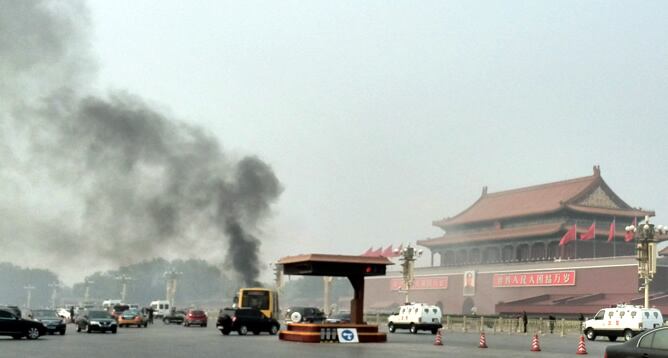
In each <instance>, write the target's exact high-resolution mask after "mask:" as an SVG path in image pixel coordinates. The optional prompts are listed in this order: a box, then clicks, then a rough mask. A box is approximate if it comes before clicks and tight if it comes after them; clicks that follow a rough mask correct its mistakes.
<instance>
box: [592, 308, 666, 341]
mask: <svg viewBox="0 0 668 358" xmlns="http://www.w3.org/2000/svg"><path fill="white" fill-rule="evenodd" d="M660 326H663V316H662V315H661V311H659V310H658V309H656V308H644V307H643V306H632V305H617V307H611V308H603V309H601V310H600V311H598V313H596V316H594V318H592V319H589V320H586V321H585V322H583V323H582V330H583V332H584V334H585V336H587V339H589V340H590V341H593V340H595V339H596V337H597V336H607V337H608V339H609V340H610V341H615V340H617V337H624V340H627V341H628V340H629V339H631V338H633V336H635V335H636V334H638V333H640V332H642V331H644V330H646V329H652V328H655V327H660Z"/></svg>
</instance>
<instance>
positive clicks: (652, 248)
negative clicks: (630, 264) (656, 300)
mask: <svg viewBox="0 0 668 358" xmlns="http://www.w3.org/2000/svg"><path fill="white" fill-rule="evenodd" d="M626 232H633V233H634V234H635V233H638V234H639V237H638V239H637V240H638V241H637V242H638V244H637V245H636V254H637V259H638V276H639V277H640V279H641V280H643V287H644V289H645V308H649V283H650V282H652V279H653V278H654V274H655V273H656V240H655V238H656V236H658V235H665V234H666V233H668V227H666V226H663V225H657V226H655V225H654V224H652V223H650V222H649V216H645V222H644V223H642V224H640V225H638V227H636V226H635V225H629V226H627V227H626Z"/></svg>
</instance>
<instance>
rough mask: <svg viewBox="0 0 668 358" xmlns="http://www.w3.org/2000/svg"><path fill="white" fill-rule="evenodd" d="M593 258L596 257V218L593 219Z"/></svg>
mask: <svg viewBox="0 0 668 358" xmlns="http://www.w3.org/2000/svg"><path fill="white" fill-rule="evenodd" d="M593 240H594V243H593V245H594V258H596V220H594V238H593Z"/></svg>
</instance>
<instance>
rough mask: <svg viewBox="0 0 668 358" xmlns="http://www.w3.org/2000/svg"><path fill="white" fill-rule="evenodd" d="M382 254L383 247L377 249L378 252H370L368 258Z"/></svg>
mask: <svg viewBox="0 0 668 358" xmlns="http://www.w3.org/2000/svg"><path fill="white" fill-rule="evenodd" d="M382 254H383V247H382V246H381V247H379V248H378V250H375V251H372V252H371V253H370V254H369V256H373V257H377V256H380V255H382Z"/></svg>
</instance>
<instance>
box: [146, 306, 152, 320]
mask: <svg viewBox="0 0 668 358" xmlns="http://www.w3.org/2000/svg"><path fill="white" fill-rule="evenodd" d="M147 310H148V323H149V324H153V307H149V308H148V309H147Z"/></svg>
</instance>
